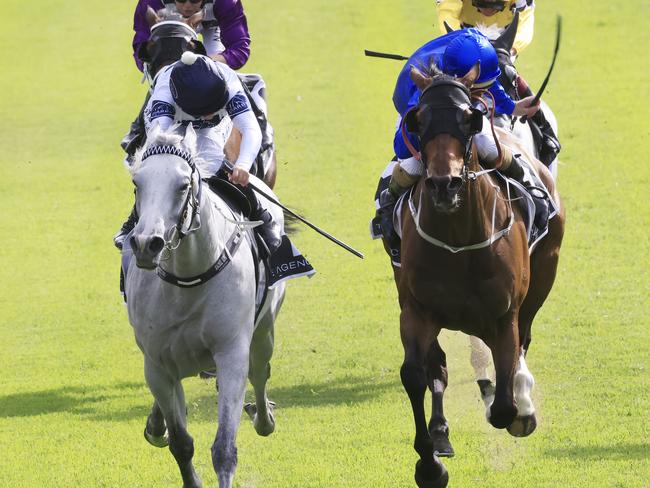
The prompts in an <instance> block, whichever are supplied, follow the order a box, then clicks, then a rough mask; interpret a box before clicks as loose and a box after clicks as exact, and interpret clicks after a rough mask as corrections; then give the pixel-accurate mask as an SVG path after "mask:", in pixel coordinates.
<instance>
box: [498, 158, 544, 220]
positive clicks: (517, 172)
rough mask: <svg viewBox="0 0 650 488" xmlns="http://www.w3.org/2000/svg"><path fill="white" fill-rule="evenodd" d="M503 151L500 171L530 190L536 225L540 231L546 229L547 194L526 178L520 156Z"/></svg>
mask: <svg viewBox="0 0 650 488" xmlns="http://www.w3.org/2000/svg"><path fill="white" fill-rule="evenodd" d="M503 149H504V153H503V161H502V163H501V167H500V168H499V171H500V172H501V174H503V175H505V176H507V177H508V178H512V179H513V180H516V181H518V182H519V183H521V184H522V185H523V186H524V188H526V190H528V193H530V196H531V197H533V203H534V204H535V219H534V222H535V225H536V226H537V228H539V229H543V228H545V227H546V224H547V222H548V215H549V209H548V199H547V195H546V192H545V191H543V189H541V188H539V187H538V186H535V183H534V181H531V180H530V179H529V178H525V175H526V172H525V171H524V167H523V166H522V162H521V161H520V160H519V157H520V155H519V154H512V152H511V151H510V150H509V149H508V148H503Z"/></svg>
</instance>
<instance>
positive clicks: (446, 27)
mask: <svg viewBox="0 0 650 488" xmlns="http://www.w3.org/2000/svg"><path fill="white" fill-rule="evenodd" d="M443 24H444V26H445V30H446V31H447V34H449V33H450V32H454V29H453V28H452V27H451V26H450V25H449V24H448V23H447V21H446V20H445V21H443Z"/></svg>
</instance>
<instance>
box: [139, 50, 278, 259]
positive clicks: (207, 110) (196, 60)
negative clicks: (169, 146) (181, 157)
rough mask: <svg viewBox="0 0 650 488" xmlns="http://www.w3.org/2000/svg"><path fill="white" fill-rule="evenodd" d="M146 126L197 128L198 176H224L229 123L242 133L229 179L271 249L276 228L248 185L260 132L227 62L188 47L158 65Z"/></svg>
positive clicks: (240, 86) (150, 128) (275, 245)
mask: <svg viewBox="0 0 650 488" xmlns="http://www.w3.org/2000/svg"><path fill="white" fill-rule="evenodd" d="M144 119H145V129H146V131H147V134H150V133H151V131H152V130H153V129H154V128H155V127H159V128H160V129H163V130H167V129H169V128H170V127H172V125H173V124H183V125H185V124H192V126H193V127H194V129H195V131H196V134H197V154H194V155H193V156H194V157H195V158H196V162H197V167H198V169H199V172H200V174H201V176H202V178H204V179H205V178H209V177H211V176H215V175H216V176H218V177H222V178H225V175H226V171H224V170H226V169H228V170H230V168H223V170H222V166H223V165H224V163H226V158H225V155H224V152H223V147H224V144H225V142H226V139H227V137H228V134H229V133H230V130H229V127H228V125H229V124H231V123H232V125H233V126H234V127H235V128H236V129H237V130H238V131H239V132H240V133H241V146H240V149H239V156H238V158H237V161H235V162H234V165H233V167H232V172H231V173H229V174H228V179H229V180H230V181H231V182H232V183H233V184H235V185H238V187H239V189H240V190H242V192H243V193H244V194H245V195H246V197H247V198H248V200H249V201H250V203H251V208H252V213H251V215H250V218H251V220H260V221H262V222H263V223H262V225H261V226H260V227H257V228H256V232H258V233H259V234H260V237H262V239H263V240H264V242H265V244H266V245H267V247H268V249H269V252H270V253H271V254H273V252H274V251H275V250H277V248H278V247H279V246H280V243H281V236H280V229H279V226H278V225H277V223H276V222H274V221H273V218H272V217H271V214H270V213H269V211H268V210H267V209H265V208H264V207H262V205H261V204H260V202H259V200H258V199H257V197H256V196H255V193H254V191H253V190H252V189H251V188H250V187H248V186H247V185H248V181H249V177H250V173H249V170H250V168H251V166H252V165H253V163H254V161H255V158H256V156H257V154H258V152H259V149H260V144H261V142H262V133H261V130H260V126H259V124H258V123H257V119H256V118H255V115H254V114H253V111H252V108H251V105H250V102H249V100H248V98H247V97H246V94H245V92H244V88H243V87H242V84H241V81H239V78H238V76H237V74H236V73H235V72H234V71H233V70H232V69H230V68H229V67H228V66H227V65H226V64H224V63H220V62H218V61H214V60H212V59H210V58H209V57H207V56H201V55H196V54H194V53H192V52H190V51H186V52H185V53H183V56H182V58H181V60H180V61H177V62H176V63H174V64H172V65H169V66H167V67H165V68H163V69H162V70H161V71H160V73H159V75H158V77H157V79H156V85H155V88H154V90H153V93H152V95H151V98H150V99H149V101H148V103H147V106H146V108H145V110H144Z"/></svg>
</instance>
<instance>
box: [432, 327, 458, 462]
mask: <svg viewBox="0 0 650 488" xmlns="http://www.w3.org/2000/svg"><path fill="white" fill-rule="evenodd" d="M426 372H427V383H428V386H429V389H430V390H431V418H430V419H429V435H430V436H431V439H432V440H433V450H434V452H435V453H436V454H437V455H438V456H441V457H442V456H444V457H452V456H453V455H454V448H453V447H452V446H451V443H450V442H449V424H448V423H447V419H446V418H445V414H444V409H443V397H444V394H445V389H446V388H447V384H448V381H447V378H448V376H447V356H446V355H445V351H443V350H442V347H440V343H439V342H438V340H437V339H436V340H435V341H433V343H432V344H431V347H430V348H429V354H428V355H427V370H426Z"/></svg>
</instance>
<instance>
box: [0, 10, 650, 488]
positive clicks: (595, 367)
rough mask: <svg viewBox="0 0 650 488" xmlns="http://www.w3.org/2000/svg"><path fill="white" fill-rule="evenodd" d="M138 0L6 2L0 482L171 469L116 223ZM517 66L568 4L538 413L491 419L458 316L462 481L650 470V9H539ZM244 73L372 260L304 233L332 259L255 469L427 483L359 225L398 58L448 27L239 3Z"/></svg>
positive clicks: (283, 178)
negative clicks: (519, 421)
mask: <svg viewBox="0 0 650 488" xmlns="http://www.w3.org/2000/svg"><path fill="white" fill-rule="evenodd" d="M133 3H134V2H127V1H121V2H100V1H98V0H88V1H86V2H64V1H63V0H52V1H50V2H32V3H27V4H24V3H21V4H16V3H9V4H8V5H6V6H5V7H4V10H3V17H2V22H1V25H2V29H0V52H2V53H3V55H2V56H1V57H0V72H1V73H2V74H3V76H2V77H1V78H0V121H1V122H0V124H1V129H2V130H0V148H1V149H0V198H1V200H0V201H1V203H2V207H1V209H2V216H1V217H0V233H1V235H2V238H3V245H2V246H1V247H0V264H1V266H0V283H2V285H1V288H0V359H1V363H0V453H1V455H0V484H2V486H8V487H12V488H13V487H20V488H22V487H28V488H31V487H44V486H47V487H69V486H90V487H126V486H128V487H135V486H138V487H140V486H141V487H150V486H179V485H180V478H179V476H178V473H177V469H176V467H175V463H174V462H173V460H172V457H171V455H170V454H169V453H168V452H167V451H164V450H155V449H153V448H150V447H149V446H148V445H147V444H146V443H145V442H144V441H143V439H142V429H143V425H144V420H145V418H146V415H147V412H148V408H149V406H150V396H149V393H148V390H147V388H146V386H145V384H144V380H143V375H142V371H141V370H142V358H141V354H140V352H139V350H138V349H137V347H136V346H135V343H134V341H133V338H132V333H131V329H130V326H129V324H128V322H127V320H126V313H125V310H124V309H123V307H122V305H121V303H120V297H119V295H118V293H117V266H118V257H117V253H116V252H115V251H114V249H113V248H112V247H111V243H110V237H111V235H112V234H113V232H114V231H115V230H116V228H117V227H118V225H119V224H120V223H121V219H122V218H123V217H124V216H125V215H126V212H127V211H128V208H129V206H130V204H131V196H130V191H131V189H130V183H129V178H128V176H127V174H126V172H125V171H124V170H123V169H122V168H121V165H120V159H121V157H122V155H121V153H120V150H119V147H118V145H117V143H118V141H119V139H120V138H121V136H122V133H123V132H124V131H125V130H126V128H127V127H128V123H129V122H130V120H131V119H132V117H133V116H134V115H135V113H136V110H137V108H138V104H139V103H140V102H141V99H142V97H143V95H144V89H143V87H142V86H140V85H138V81H139V76H138V72H137V71H136V70H135V68H134V66H133V64H132V61H131V60H130V35H131V34H130V28H131V20H130V19H131V14H132V8H133V5H132V4H133ZM538 4H539V5H538V8H537V33H536V38H535V41H534V43H533V45H532V46H531V47H530V48H529V49H528V50H527V51H526V52H525V53H524V54H523V55H522V57H521V60H520V68H521V70H522V72H523V73H525V75H526V77H527V78H528V80H529V81H530V82H531V84H532V86H537V85H538V84H539V82H540V81H541V79H542V78H543V76H544V73H545V70H546V69H547V64H548V61H549V59H550V53H551V49H552V42H553V36H554V33H553V25H554V15H555V13H556V12H557V11H561V13H562V14H563V15H564V20H565V32H564V36H563V45H562V51H561V55H560V59H559V60H558V65H557V68H556V71H555V74H554V77H553V80H552V82H551V84H550V85H549V91H548V94H547V95H546V97H545V98H546V100H547V101H548V102H549V103H550V104H551V106H552V107H553V108H554V109H555V111H556V114H557V116H558V119H559V121H560V125H561V134H562V141H563V144H564V150H563V152H562V160H563V163H564V164H563V165H562V166H561V168H560V189H561V192H562V194H563V197H564V202H565V204H566V205H567V209H568V230H567V236H566V239H565V244H564V249H563V253H562V259H561V265H560V273H559V277H558V280H557V284H556V287H555V289H554V291H553V293H552V295H551V297H550V299H549V301H548V303H547V305H546V306H545V308H544V309H543V310H542V312H541V314H540V315H539V317H538V320H537V322H536V324H535V327H534V342H533V345H532V348H531V353H530V355H529V358H530V359H529V366H530V368H531V370H532V372H533V373H534V374H535V377H536V380H537V385H538V387H537V389H536V391H535V399H536V402H537V406H538V409H539V410H540V413H541V417H542V418H541V424H540V426H539V429H538V431H537V432H536V433H535V434H534V435H533V436H532V437H530V438H528V439H523V440H517V439H514V438H511V437H509V436H508V435H507V434H506V433H505V432H501V431H496V430H493V429H491V428H490V427H489V426H488V425H487V424H486V422H485V421H484V419H483V412H482V408H481V406H480V402H479V400H478V396H477V394H476V391H475V387H474V385H473V384H472V376H471V374H470V370H469V364H468V354H467V353H468V351H467V349H468V348H467V345H466V340H465V339H464V338H463V337H462V336H460V335H452V334H445V336H444V339H443V341H444V345H446V349H447V353H448V358H449V362H450V376H451V385H450V388H449V390H448V395H447V403H446V412H447V414H448V418H449V421H450V424H451V429H452V436H453V437H452V439H453V442H454V445H455V448H456V451H457V453H458V456H457V457H456V458H455V459H453V460H449V461H446V465H447V467H448V469H449V470H450V473H451V480H452V481H451V483H450V486H452V487H466V486H485V487H522V486H525V487H571V488H573V487H589V488H591V487H626V488H627V487H645V488H647V487H648V486H650V482H649V480H650V460H649V457H650V444H649V442H648V437H649V436H650V431H649V430H648V425H650V414H649V412H650V409H649V408H648V405H649V404H650V397H649V396H650V395H649V391H650V379H649V378H650V375H649V369H650V362H649V358H650V341H649V340H648V337H647V331H648V329H649V326H650V321H649V320H648V305H649V301H648V298H647V297H648V294H649V292H650V281H649V280H648V273H647V269H648V266H649V264H650V263H649V261H650V260H649V258H648V255H649V251H650V249H649V248H650V240H649V238H648V232H647V229H648V225H649V224H650V206H649V205H648V200H647V196H646V191H647V188H648V183H649V179H650V178H649V176H650V169H648V165H647V164H646V161H645V160H646V159H647V156H645V152H646V151H645V144H646V143H647V141H648V140H649V139H648V137H649V136H650V128H649V127H650V125H649V124H648V120H649V119H650V105H649V104H648V103H647V100H648V97H649V96H650V90H649V89H648V86H649V85H650V71H648V69H647V66H648V64H649V62H650V55H649V54H648V52H650V34H649V30H648V20H647V19H648V18H650V5H649V4H648V3H647V2H645V1H644V0H630V1H626V2H619V3H617V4H611V3H606V2H602V3H601V2H592V3H591V4H590V5H589V11H585V10H583V7H582V5H581V4H580V3H579V2H561V1H560V0H544V1H539V2H538ZM246 8H247V11H248V17H249V25H250V27H251V33H252V36H253V42H254V44H253V56H252V57H251V60H250V62H249V64H248V65H247V67H246V68H247V69H248V70H250V71H259V72H261V73H263V74H264V77H265V79H266V80H267V83H268V85H269V97H270V110H271V120H272V122H273V124H274V126H275V128H276V132H277V138H278V147H279V150H280V153H279V160H280V175H279V179H278V186H277V190H278V193H279V194H280V195H281V197H282V198H283V200H284V201H285V202H287V203H289V204H290V205H293V206H295V207H298V208H300V209H301V210H303V211H304V212H305V213H306V214H307V216H308V217H309V218H310V219H312V220H313V221H314V222H316V223H318V224H320V225H322V226H323V227H325V228H326V229H327V230H329V231H331V232H333V233H334V234H336V235H337V236H339V237H341V238H342V239H343V240H345V241H346V242H349V243H350V244H351V245H353V246H355V247H357V248H360V249H362V250H363V251H364V252H365V253H366V260H365V261H363V262H362V261H359V260H356V258H352V257H349V256H347V255H346V254H344V252H343V251H341V250H339V249H337V248H335V247H334V246H331V245H329V244H328V243H327V242H326V241H324V240H322V239H321V238H319V237H317V236H316V235H315V234H313V233H311V232H308V231H305V232H303V233H301V234H300V235H299V236H298V237H297V238H296V241H297V244H298V245H299V247H300V248H301V249H302V250H303V252H305V254H306V255H308V257H309V258H310V259H311V261H312V263H313V264H314V265H315V266H316V267H317V269H318V271H319V273H318V275H317V276H316V277H315V278H314V279H312V280H310V281H307V280H302V281H301V282H294V283H292V284H291V285H290V287H289V294H288V298H287V301H286V307H285V309H284V311H283V314H282V315H281V317H280V320H279V322H278V333H277V345H276V354H275V357H274V361H273V377H272V380H271V383H270V391H271V397H272V398H273V399H274V400H275V401H277V403H278V405H279V408H278V411H277V420H278V428H277V431H276V433H275V434H274V435H273V436H272V437H271V438H268V439H262V438H259V437H257V436H256V435H255V433H254V430H253V429H252V428H251V426H250V425H249V423H248V422H247V421H244V422H243V425H242V428H241V430H240V436H239V453H240V463H239V468H238V473H237V486H239V487H250V488H253V487H277V488H288V487H296V488H303V487H396V486H411V483H412V471H413V465H414V463H415V460H416V458H415V453H414V451H413V450H412V448H411V444H412V435H413V429H412V420H411V414H410V408H409V406H408V403H407V400H406V395H405V394H404V393H403V391H402V387H401V385H400V382H399V366H400V363H401V346H400V343H399V334H398V322H397V321H398V307H397V304H396V301H395V291H394V287H393V284H392V280H391V279H390V271H389V268H388V261H387V259H386V257H385V256H384V254H383V250H382V249H381V246H380V245H379V244H378V243H373V242H370V241H369V239H368V237H367V222H368V219H369V218H370V216H371V214H372V202H371V198H372V197H371V195H372V193H373V191H374V185H375V182H376V178H377V175H378V173H379V172H380V171H381V169H382V168H383V166H384V163H385V161H386V158H387V157H388V156H389V155H390V150H391V149H390V141H391V139H392V130H393V122H394V113H393V109H392V106H391V103H390V95H391V93H392V88H393V83H394V78H395V76H396V74H397V71H398V69H399V64H395V63H394V62H391V61H383V60H373V59H367V58H364V57H363V56H362V50H363V48H369V49H376V50H386V51H394V52H401V53H405V54H408V53H410V52H411V51H412V50H413V49H414V48H415V47H417V46H419V45H420V44H421V43H423V42H424V41H426V40H428V39H429V38H431V37H432V36H434V35H437V33H438V31H437V30H436V31H434V30H433V28H432V27H431V24H432V23H433V19H434V18H435V16H434V12H433V5H432V2H430V1H426V2H425V1H422V0H418V1H417V2H391V1H388V0H377V1H376V2H372V3H371V4H369V3H363V2H359V3H353V2H348V1H343V0H333V1H329V2H324V1H321V0H314V1H312V2H297V1H291V0H278V1H275V2H273V5H272V6H271V4H270V3H269V2H264V1H252V0H249V1H248V2H246ZM185 384H186V392H187V398H188V401H189V411H190V432H191V433H192V435H193V436H194V438H195V445H196V456H195V459H196V464H197V468H198V471H199V473H200V475H201V476H202V478H203V480H204V483H205V485H206V486H213V485H214V483H215V476H214V474H213V472H212V467H211V464H210V461H209V454H208V453H209V445H210V444H211V442H212V439H213V437H214V433H215V427H216V425H215V421H214V419H215V411H216V409H215V400H214V395H213V386H212V385H210V384H209V383H206V382H202V381H200V380H198V379H191V380H187V381H186V383H185Z"/></svg>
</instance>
